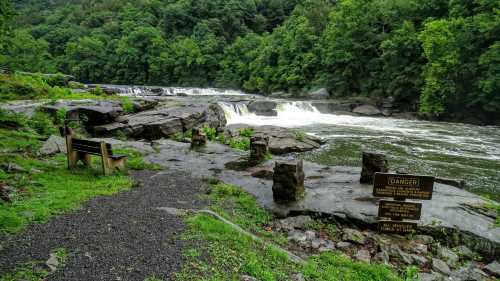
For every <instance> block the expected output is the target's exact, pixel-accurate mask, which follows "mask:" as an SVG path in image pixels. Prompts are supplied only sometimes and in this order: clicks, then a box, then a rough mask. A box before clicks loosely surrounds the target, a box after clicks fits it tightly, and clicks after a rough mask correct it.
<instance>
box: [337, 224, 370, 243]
mask: <svg viewBox="0 0 500 281" xmlns="http://www.w3.org/2000/svg"><path fill="white" fill-rule="evenodd" d="M342 240H343V241H349V242H353V243H357V244H361V245H364V244H365V243H366V237H365V235H364V234H363V233H361V231H359V230H356V229H352V228H345V229H344V230H343V233H342Z"/></svg>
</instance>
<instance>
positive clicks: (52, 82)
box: [44, 73, 68, 87]
mask: <svg viewBox="0 0 500 281" xmlns="http://www.w3.org/2000/svg"><path fill="white" fill-rule="evenodd" d="M44 78H45V81H47V84H49V86H51V87H55V86H58V87H66V86H67V85H68V79H67V77H66V76H64V75H63V74H61V73H57V74H54V75H47V76H45V77H44Z"/></svg>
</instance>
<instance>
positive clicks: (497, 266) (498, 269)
mask: <svg viewBox="0 0 500 281" xmlns="http://www.w3.org/2000/svg"><path fill="white" fill-rule="evenodd" d="M484 270H486V271H487V272H489V273H491V274H493V275H495V276H497V277H498V276H500V263H498V261H494V262H492V263H490V264H488V265H487V266H485V267H484Z"/></svg>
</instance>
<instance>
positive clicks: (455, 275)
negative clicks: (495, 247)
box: [450, 265, 488, 281]
mask: <svg viewBox="0 0 500 281" xmlns="http://www.w3.org/2000/svg"><path fill="white" fill-rule="evenodd" d="M450 277H451V279H452V280H453V281H470V280H474V281H483V280H487V278H488V274H486V273H484V271H482V270H481V269H479V268H476V267H474V265H469V266H464V267H461V268H460V269H458V270H455V271H453V272H452V273H451V276H450Z"/></svg>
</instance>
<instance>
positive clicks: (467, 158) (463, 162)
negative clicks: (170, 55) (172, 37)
mask: <svg viewBox="0 0 500 281" xmlns="http://www.w3.org/2000/svg"><path fill="white" fill-rule="evenodd" d="M104 86H107V87H110V86H111V87H118V89H119V91H120V92H121V94H122V95H127V96H150V95H153V96H155V95H161V96H178V95H180V94H181V95H185V96H190V97H191V98H193V96H199V97H194V98H203V97H206V96H212V98H214V97H215V99H217V97H220V100H221V101H222V100H223V99H225V98H227V97H228V96H233V97H234V96H241V97H242V98H243V99H244V97H245V96H248V97H250V96H249V95H246V94H245V93H243V92H241V91H234V90H221V89H211V88H210V89H199V88H178V87H150V86H116V85H104ZM252 98H255V96H252ZM212 100H213V99H212ZM220 105H221V106H222V107H223V109H224V111H225V114H226V118H227V120H228V124H237V123H240V124H248V125H276V126H281V127H287V128H295V129H297V130H300V131H302V132H304V133H307V134H312V135H315V136H318V137H321V138H324V139H325V140H327V143H326V145H324V146H323V147H322V148H321V149H319V150H316V151H313V152H310V153H305V154H303V155H301V157H303V158H305V159H306V160H309V161H313V162H318V163H321V164H326V165H345V166H360V165H361V151H363V150H369V151H379V152H382V153H384V154H386V155H387V157H388V160H389V166H390V168H391V169H392V170H400V169H403V170H405V171H407V172H410V173H415V174H422V175H434V176H438V177H445V178H453V179H459V180H465V181H466V189H467V190H469V191H471V192H474V193H477V194H480V195H484V196H485V197H489V198H491V199H494V200H496V201H500V192H499V190H500V184H499V182H500V128H499V127H494V126H485V127H482V126H475V125H468V124H459V123H444V122H428V121H415V120H403V119H394V118H384V117H380V118H374V117H362V116H352V115H345V114H340V113H339V114H335V113H331V114H323V113H320V112H319V111H318V110H317V108H315V107H314V106H313V105H312V104H311V103H310V102H292V101H289V102H287V101H283V102H281V103H280V104H279V106H278V108H277V112H278V115H277V116H274V117H267V116H259V115H256V114H253V113H250V112H249V111H248V109H247V108H246V105H245V103H231V104H229V103H227V102H220Z"/></svg>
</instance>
